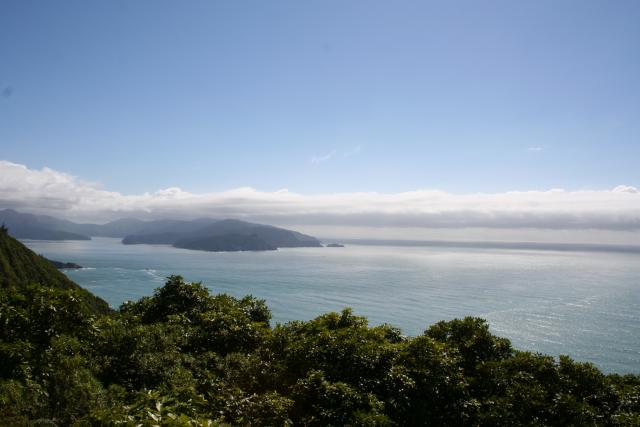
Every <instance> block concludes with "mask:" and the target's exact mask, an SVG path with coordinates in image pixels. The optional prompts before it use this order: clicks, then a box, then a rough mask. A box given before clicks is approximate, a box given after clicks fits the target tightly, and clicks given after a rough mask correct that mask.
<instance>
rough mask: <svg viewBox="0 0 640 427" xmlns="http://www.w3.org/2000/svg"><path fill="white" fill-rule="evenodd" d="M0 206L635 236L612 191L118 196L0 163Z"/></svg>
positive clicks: (639, 214)
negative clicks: (628, 233) (612, 232)
mask: <svg viewBox="0 0 640 427" xmlns="http://www.w3.org/2000/svg"><path fill="white" fill-rule="evenodd" d="M0 208H14V209H18V210H21V211H27V212H33V213H45V214H51V215H55V216H60V217H65V218H69V219H74V220H83V221H106V220H110V219H115V218H120V217H124V216H134V217H139V218H145V219H150V218H168V217H173V218H196V217H205V216H206V217H214V218H223V217H234V218H242V219H247V220H253V221H258V222H266V223H272V224H278V225H298V226H300V227H302V228H305V227H306V228H307V229H309V228H312V227H351V228H352V229H357V228H361V229H364V228H369V229H371V228H389V229H391V228H394V229H406V230H415V229H432V230H443V229H465V228H468V229H471V228H483V229H488V230H498V229H512V230H513V229H546V230H586V229H596V230H608V231H616V232H622V231H633V232H634V233H635V232H637V231H639V230H640V193H638V191H637V189H635V188H634V187H630V186H622V185H621V186H618V187H616V188H614V189H613V190H593V191H584V190H583V191H567V190H562V189H553V190H548V191H522V192H519V191H513V192H505V193H491V194H489V193H477V194H451V193H446V192H442V191H436V190H417V191H408V192H402V193H373V192H361V193H328V194H318V195H305V194H299V193H294V192H291V191H288V190H279V191H276V192H262V191H258V190H255V189H253V188H249V187H244V188H236V189H232V190H228V191H223V192H217V193H203V194H194V193H189V192H186V191H184V190H182V189H180V188H177V187H172V188H167V189H164V190H159V191H156V192H153V193H144V194H140V195H123V194H120V193H117V192H112V191H107V190H105V189H103V188H101V187H100V186H98V185H96V184H94V183H90V182H86V181H83V180H81V179H79V178H78V177H75V176H72V175H69V174H66V173H63V172H59V171H55V170H52V169H49V168H43V169H41V170H33V169H29V168H27V167H26V166H23V165H18V164H15V163H10V162H7V161H0Z"/></svg>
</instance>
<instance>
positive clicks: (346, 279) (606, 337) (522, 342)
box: [24, 238, 640, 374]
mask: <svg viewBox="0 0 640 427" xmlns="http://www.w3.org/2000/svg"><path fill="white" fill-rule="evenodd" d="M24 243H25V244H26V245H27V246H28V247H30V248H31V249H32V250H34V251H35V252H37V253H39V254H42V255H44V256H46V257H48V258H50V259H54V260H57V261H64V262H75V263H78V264H80V265H82V266H84V268H83V269H80V270H66V271H65V273H66V274H67V275H68V276H69V277H70V278H71V279H72V280H74V281H76V282H77V283H79V284H80V285H82V286H83V287H85V288H87V289H89V290H90V291H91V292H93V293H95V294H96V295H98V296H100V297H102V298H104V299H105V300H107V301H108V302H109V303H110V304H111V305H112V306H113V307H118V306H119V305H120V304H121V303H122V302H124V301H126V300H136V299H138V298H140V297H142V296H145V295H151V294H152V293H153V291H154V289H155V288H158V287H160V286H162V285H163V283H164V281H165V278H166V277H167V276H169V275H171V274H180V275H182V276H183V277H184V278H185V279H186V280H188V281H201V282H202V283H203V284H204V285H206V286H207V287H208V288H209V290H210V291H211V292H213V293H228V294H230V295H233V296H237V297H241V296H244V295H246V294H252V295H254V296H256V297H258V298H263V299H265V300H266V302H267V304H268V305H269V307H270V308H271V310H272V313H273V323H274V324H275V323H277V322H280V323H282V322H287V321H290V320H307V319H312V318H314V317H315V316H318V315H319V314H322V313H325V312H329V311H340V310H342V309H343V308H344V307H351V308H353V310H354V312H355V314H358V315H362V316H366V317H367V318H368V319H369V323H370V325H378V324H381V323H389V324H391V325H394V326H397V327H399V328H401V329H402V331H403V333H404V334H406V335H419V334H421V333H422V332H423V331H424V330H425V329H426V328H428V327H429V325H431V324H433V323H435V322H437V321H439V320H450V319H453V318H460V317H464V316H479V317H482V318H484V319H487V321H488V322H489V324H490V327H491V330H492V332H493V333H495V334H497V335H499V336H503V337H506V338H509V339H510V340H511V341H512V343H513V345H514V347H516V348H518V349H521V350H530V351H534V352H541V353H546V354H549V355H553V356H558V355H560V354H567V355H569V356H571V357H573V358H574V359H576V360H579V361H584V362H592V363H594V364H595V365H596V366H598V367H599V368H601V369H602V370H603V371H605V372H616V373H636V374H640V254H638V253H623V252H606V251H603V252H598V251H567V250H563V251H554V250H541V249H508V248H473V247H455V248H447V247H426V246H425V247H421V246H380V245H378V246H369V245H355V244H353V245H352V244H349V245H347V246H346V247H344V248H295V249H280V250H278V251H267V252H234V253H212V252H199V251H190V250H186V249H176V248H172V247H169V246H159V245H158V246H151V245H133V246H127V245H122V244H121V243H120V239H111V238H93V240H90V241H28V240H27V241H24Z"/></svg>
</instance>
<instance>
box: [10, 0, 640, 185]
mask: <svg viewBox="0 0 640 427" xmlns="http://www.w3.org/2000/svg"><path fill="white" fill-rule="evenodd" d="M639 23H640V2H638V1H535V2H534V1H530V2H514V1H504V2H500V1H468V2H466V1H453V2H448V1H447V2H445V1H442V2H428V1H416V2H406V1H397V2H389V1H380V2H376V1H290V2H289V1H286V2H285V1H226V2H223V1H206V2H205V1H203V2H168V1H128V2H124V1H109V2H107V1H101V2H97V1H77V2H73V1H7V0H4V1H3V2H2V3H1V5H0V91H1V92H2V96H0V159H4V160H7V161H10V162H15V163H18V164H23V165H26V166H28V167H29V168H32V169H41V168H42V167H44V166H47V167H50V168H52V169H54V170H58V171H63V172H65V173H69V174H72V175H75V176H78V177H81V178H82V179H84V180H89V181H93V182H98V183H100V184H101V185H103V186H104V188H106V189H109V190H112V191H117V192H120V193H123V194H140V193H143V192H145V191H155V190H158V189H161V188H167V187H172V186H177V187H180V188H183V189H185V190H187V191H191V192H195V193H198V192H207V191H224V190H228V189H232V188H237V187H242V186H251V187H254V188H256V189H258V190H262V191H275V190H278V189H281V188H288V189H290V190H291V191H295V192H298V193H304V194H317V193H331V192H355V191H367V192H402V191H408V190H415V189H439V190H443V191H446V192H452V193H476V192H504V191H508V190H546V189H550V188H557V187H559V188H566V189H571V190H580V189H610V188H613V187H615V186H617V185H620V184H625V185H636V186H637V185H638V184H640V179H639V177H640V167H639V165H638V163H639V160H640V77H639V76H640V48H639V46H640V24H639Z"/></svg>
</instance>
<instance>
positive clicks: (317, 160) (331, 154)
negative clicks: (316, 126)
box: [311, 150, 336, 164]
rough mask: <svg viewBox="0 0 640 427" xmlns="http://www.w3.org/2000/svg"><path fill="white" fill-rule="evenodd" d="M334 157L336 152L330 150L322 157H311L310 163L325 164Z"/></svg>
mask: <svg viewBox="0 0 640 427" xmlns="http://www.w3.org/2000/svg"><path fill="white" fill-rule="evenodd" d="M335 155H336V150H331V151H330V152H328V153H327V154H325V155H324V156H313V157H312V158H311V163H313V164H318V163H322V162H326V161H327V160H330V159H331V158H332V157H334V156H335Z"/></svg>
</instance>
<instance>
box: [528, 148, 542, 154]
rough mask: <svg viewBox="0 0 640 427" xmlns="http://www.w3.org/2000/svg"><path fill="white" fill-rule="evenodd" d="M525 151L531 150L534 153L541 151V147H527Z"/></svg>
mask: <svg viewBox="0 0 640 427" xmlns="http://www.w3.org/2000/svg"><path fill="white" fill-rule="evenodd" d="M527 151H533V152H534V153H539V152H540V151H542V147H528V148H527Z"/></svg>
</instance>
